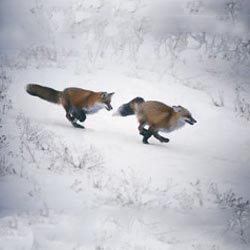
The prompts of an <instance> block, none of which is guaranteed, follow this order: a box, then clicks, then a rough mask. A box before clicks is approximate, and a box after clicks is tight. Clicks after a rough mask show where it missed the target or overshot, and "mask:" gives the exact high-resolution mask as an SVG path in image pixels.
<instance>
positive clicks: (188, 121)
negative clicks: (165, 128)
mask: <svg viewBox="0 0 250 250" xmlns="http://www.w3.org/2000/svg"><path fill="white" fill-rule="evenodd" d="M185 122H187V123H188V124H190V125H194V124H195V123H196V122H197V121H196V120H195V119H194V118H193V117H188V118H186V119H185Z"/></svg>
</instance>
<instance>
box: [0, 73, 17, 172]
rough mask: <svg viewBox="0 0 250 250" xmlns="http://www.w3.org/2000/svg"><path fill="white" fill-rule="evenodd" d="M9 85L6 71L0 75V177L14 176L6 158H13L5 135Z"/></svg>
mask: <svg viewBox="0 0 250 250" xmlns="http://www.w3.org/2000/svg"><path fill="white" fill-rule="evenodd" d="M10 84H11V80H10V78H9V77H8V76H7V73H6V71H2V72H1V73H0V114H1V116H0V128H1V133H0V176H3V175H6V174H15V170H14V168H13V165H12V164H11V163H10V162H9V160H8V158H9V157H13V152H12V151H11V149H10V148H9V138H8V135H7V134H6V130H5V129H6V127H7V125H6V118H7V114H8V112H9V111H10V109H11V108H12V102H11V99H10V98H9V97H8V90H9V87H10Z"/></svg>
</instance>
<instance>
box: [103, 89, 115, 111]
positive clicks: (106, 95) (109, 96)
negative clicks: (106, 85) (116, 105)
mask: <svg viewBox="0 0 250 250" xmlns="http://www.w3.org/2000/svg"><path fill="white" fill-rule="evenodd" d="M114 94H115V93H114V92H112V93H107V92H102V93H101V96H100V98H101V99H100V103H101V104H103V105H104V107H105V108H106V109H107V110H108V111H110V110H112V109H113V107H112V106H111V99H112V96H113V95H114Z"/></svg>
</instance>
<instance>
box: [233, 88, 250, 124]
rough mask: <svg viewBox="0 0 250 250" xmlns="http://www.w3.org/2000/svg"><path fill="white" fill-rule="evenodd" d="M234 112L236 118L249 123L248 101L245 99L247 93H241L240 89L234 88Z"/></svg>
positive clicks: (249, 107)
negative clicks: (243, 119) (241, 118)
mask: <svg viewBox="0 0 250 250" xmlns="http://www.w3.org/2000/svg"><path fill="white" fill-rule="evenodd" d="M235 92H236V99H235V112H236V114H237V115H238V116H240V117H243V118H245V119H247V120H248V121H250V101H249V100H248V99H247V98H246V97H245V96H247V94H248V93H246V92H245V93H243V91H241V88H239V87H238V88H236V90H235Z"/></svg>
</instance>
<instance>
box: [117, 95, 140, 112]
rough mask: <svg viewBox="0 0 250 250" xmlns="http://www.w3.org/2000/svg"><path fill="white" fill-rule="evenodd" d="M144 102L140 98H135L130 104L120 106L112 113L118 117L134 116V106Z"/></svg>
mask: <svg viewBox="0 0 250 250" xmlns="http://www.w3.org/2000/svg"><path fill="white" fill-rule="evenodd" d="M143 102H145V101H144V99H143V98H142V97H136V98H134V99H132V100H131V101H130V102H128V103H125V104H123V105H121V106H120V107H119V108H118V110H117V111H116V112H115V113H114V115H118V116H119V115H120V116H128V115H134V114H135V106H136V105H138V104H140V103H143Z"/></svg>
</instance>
